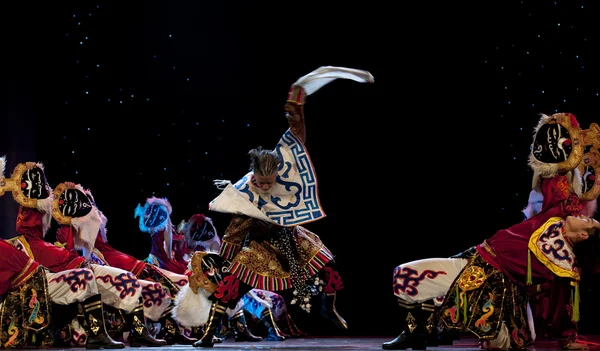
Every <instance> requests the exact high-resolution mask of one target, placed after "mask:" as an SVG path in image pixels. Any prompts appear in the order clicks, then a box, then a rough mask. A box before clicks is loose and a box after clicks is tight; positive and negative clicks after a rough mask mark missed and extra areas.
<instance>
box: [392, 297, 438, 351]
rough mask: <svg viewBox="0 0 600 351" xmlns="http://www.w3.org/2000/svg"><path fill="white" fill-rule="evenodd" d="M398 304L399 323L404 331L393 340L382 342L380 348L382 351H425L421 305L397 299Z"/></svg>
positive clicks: (423, 320)
mask: <svg viewBox="0 0 600 351" xmlns="http://www.w3.org/2000/svg"><path fill="white" fill-rule="evenodd" d="M398 302H399V304H400V314H401V319H400V320H401V321H402V323H403V324H404V326H403V328H404V330H403V331H402V333H400V335H398V336H397V337H396V338H395V339H394V340H392V341H389V342H384V343H383V345H382V346H381V348H382V349H384V350H406V349H407V348H412V349H413V350H426V349H427V344H426V339H425V324H426V323H425V319H424V317H425V315H424V314H423V313H422V311H421V304H412V305H410V304H407V303H406V302H404V301H403V300H400V299H398Z"/></svg>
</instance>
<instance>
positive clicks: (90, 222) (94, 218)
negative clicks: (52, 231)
mask: <svg viewBox="0 0 600 351" xmlns="http://www.w3.org/2000/svg"><path fill="white" fill-rule="evenodd" d="M101 222H102V220H101V219H100V215H99V214H98V211H96V210H95V208H93V209H92V210H91V211H90V213H88V214H87V215H85V216H84V217H79V218H72V219H71V226H72V227H73V229H74V230H75V232H74V235H73V243H74V245H75V248H76V249H81V250H82V252H83V256H84V257H85V258H86V259H90V256H91V254H92V251H93V250H94V244H95V243H96V237H97V236H98V232H99V231H100V225H101Z"/></svg>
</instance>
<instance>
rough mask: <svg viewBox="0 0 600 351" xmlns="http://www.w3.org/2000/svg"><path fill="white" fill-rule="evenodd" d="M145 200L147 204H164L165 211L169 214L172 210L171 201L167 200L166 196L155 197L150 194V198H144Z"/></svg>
mask: <svg viewBox="0 0 600 351" xmlns="http://www.w3.org/2000/svg"><path fill="white" fill-rule="evenodd" d="M146 202H147V203H148V205H162V206H165V207H166V208H167V211H168V212H169V214H171V212H173V207H171V203H170V202H169V200H167V198H157V197H154V196H152V197H151V198H148V199H146Z"/></svg>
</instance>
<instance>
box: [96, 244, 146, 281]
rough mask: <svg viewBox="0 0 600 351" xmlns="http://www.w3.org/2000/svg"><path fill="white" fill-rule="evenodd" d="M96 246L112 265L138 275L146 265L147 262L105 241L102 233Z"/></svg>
mask: <svg viewBox="0 0 600 351" xmlns="http://www.w3.org/2000/svg"><path fill="white" fill-rule="evenodd" d="M94 246H95V248H96V249H97V250H98V251H100V253H101V254H102V256H103V258H104V260H105V261H106V262H107V263H108V265H109V266H111V267H116V268H121V269H124V270H126V271H129V272H131V273H133V274H135V275H136V276H137V275H139V274H140V273H141V272H142V270H143V269H144V268H145V267H146V263H145V262H143V261H140V260H138V259H137V258H135V257H133V256H131V255H128V254H126V253H123V252H121V251H118V250H116V249H115V248H114V247H112V246H110V245H109V244H108V243H107V242H105V241H104V239H102V235H100V234H98V236H97V237H96V242H95V244H94Z"/></svg>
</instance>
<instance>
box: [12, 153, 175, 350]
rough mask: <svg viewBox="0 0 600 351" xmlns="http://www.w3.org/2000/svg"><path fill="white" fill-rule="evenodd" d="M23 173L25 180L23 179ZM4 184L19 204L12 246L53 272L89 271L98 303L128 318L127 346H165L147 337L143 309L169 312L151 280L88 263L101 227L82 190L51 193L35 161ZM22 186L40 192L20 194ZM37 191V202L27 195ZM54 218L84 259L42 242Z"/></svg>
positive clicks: (67, 185) (60, 188)
mask: <svg viewBox="0 0 600 351" xmlns="http://www.w3.org/2000/svg"><path fill="white" fill-rule="evenodd" d="M27 174H29V176H27V177H29V179H26V178H25V177H24V176H23V175H27ZM32 175H35V176H32ZM4 184H8V185H9V187H10V189H11V191H12V192H13V197H15V199H16V200H17V201H18V202H19V203H20V207H19V212H18V217H17V226H16V227H17V232H18V233H19V234H20V235H21V236H22V237H21V238H20V240H19V241H15V243H21V242H24V243H25V246H26V247H27V250H26V251H25V252H26V253H29V254H31V255H32V257H31V258H33V259H34V260H36V261H37V262H39V263H40V264H41V265H43V266H44V267H46V268H48V269H49V270H50V271H52V272H55V273H56V272H60V271H64V270H69V269H73V268H82V267H86V268H90V269H91V270H92V271H93V273H94V279H95V281H96V283H97V285H98V290H99V292H100V295H101V297H102V302H103V303H105V304H106V305H109V306H111V307H114V308H115V309H118V310H123V311H124V312H125V314H127V316H128V320H129V322H130V325H131V326H132V328H131V333H130V346H132V347H136V346H162V345H165V344H166V341H164V340H159V339H155V338H154V337H153V336H152V335H150V333H149V332H148V328H147V327H146V324H145V314H144V312H145V311H146V313H150V314H158V315H160V314H161V313H162V312H163V311H164V310H165V309H166V308H167V306H165V304H163V303H162V300H161V299H160V298H159V299H155V298H153V297H154V296H156V295H158V296H161V297H164V296H165V293H164V291H162V287H161V286H160V285H159V284H156V283H154V282H149V281H144V280H139V279H137V278H136V277H135V275H134V274H133V273H131V272H128V271H124V270H122V269H118V268H114V267H110V266H101V265H98V264H93V263H90V262H89V261H88V260H86V259H87V258H90V254H91V251H92V249H93V243H94V241H95V237H96V235H97V234H98V230H99V228H100V217H99V213H98V211H96V210H95V208H94V206H93V204H92V203H91V201H90V200H89V199H88V198H87V196H85V194H84V193H83V192H82V191H81V190H80V189H78V188H77V187H76V186H75V185H74V184H72V183H62V184H60V185H59V186H57V187H56V188H55V189H54V192H51V188H50V186H49V185H48V183H47V181H46V177H45V174H44V168H43V165H42V164H40V163H34V162H27V163H25V164H23V163H21V164H19V165H17V167H16V168H15V171H14V172H13V175H12V177H11V178H10V180H5V181H4ZM16 184H20V186H16ZM22 188H23V189H38V190H36V191H29V190H28V191H27V192H23V191H22V190H21V189H22ZM40 189H41V190H40ZM38 193H42V194H43V195H36V196H38V198H36V199H32V198H30V197H29V196H32V194H38ZM32 200H36V201H32ZM52 216H54V217H55V219H57V221H58V222H59V223H60V224H62V225H68V226H70V229H71V230H73V240H74V245H75V247H77V248H79V249H81V250H83V252H84V256H81V255H79V253H78V252H77V251H76V250H73V249H72V250H67V249H65V248H62V247H58V246H55V245H53V244H52V243H49V242H46V241H45V240H44V237H45V235H46V233H47V231H48V229H49V228H50V223H51V220H52ZM144 290H147V293H144V294H143V293H142V292H143V291H144ZM155 293H156V294H155ZM144 310H145V311H144ZM94 331H97V329H96V328H92V332H93V333H95V332H94ZM93 335H94V334H92V336H93ZM88 337H89V336H88ZM111 340H112V339H111ZM113 342H114V341H113Z"/></svg>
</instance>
